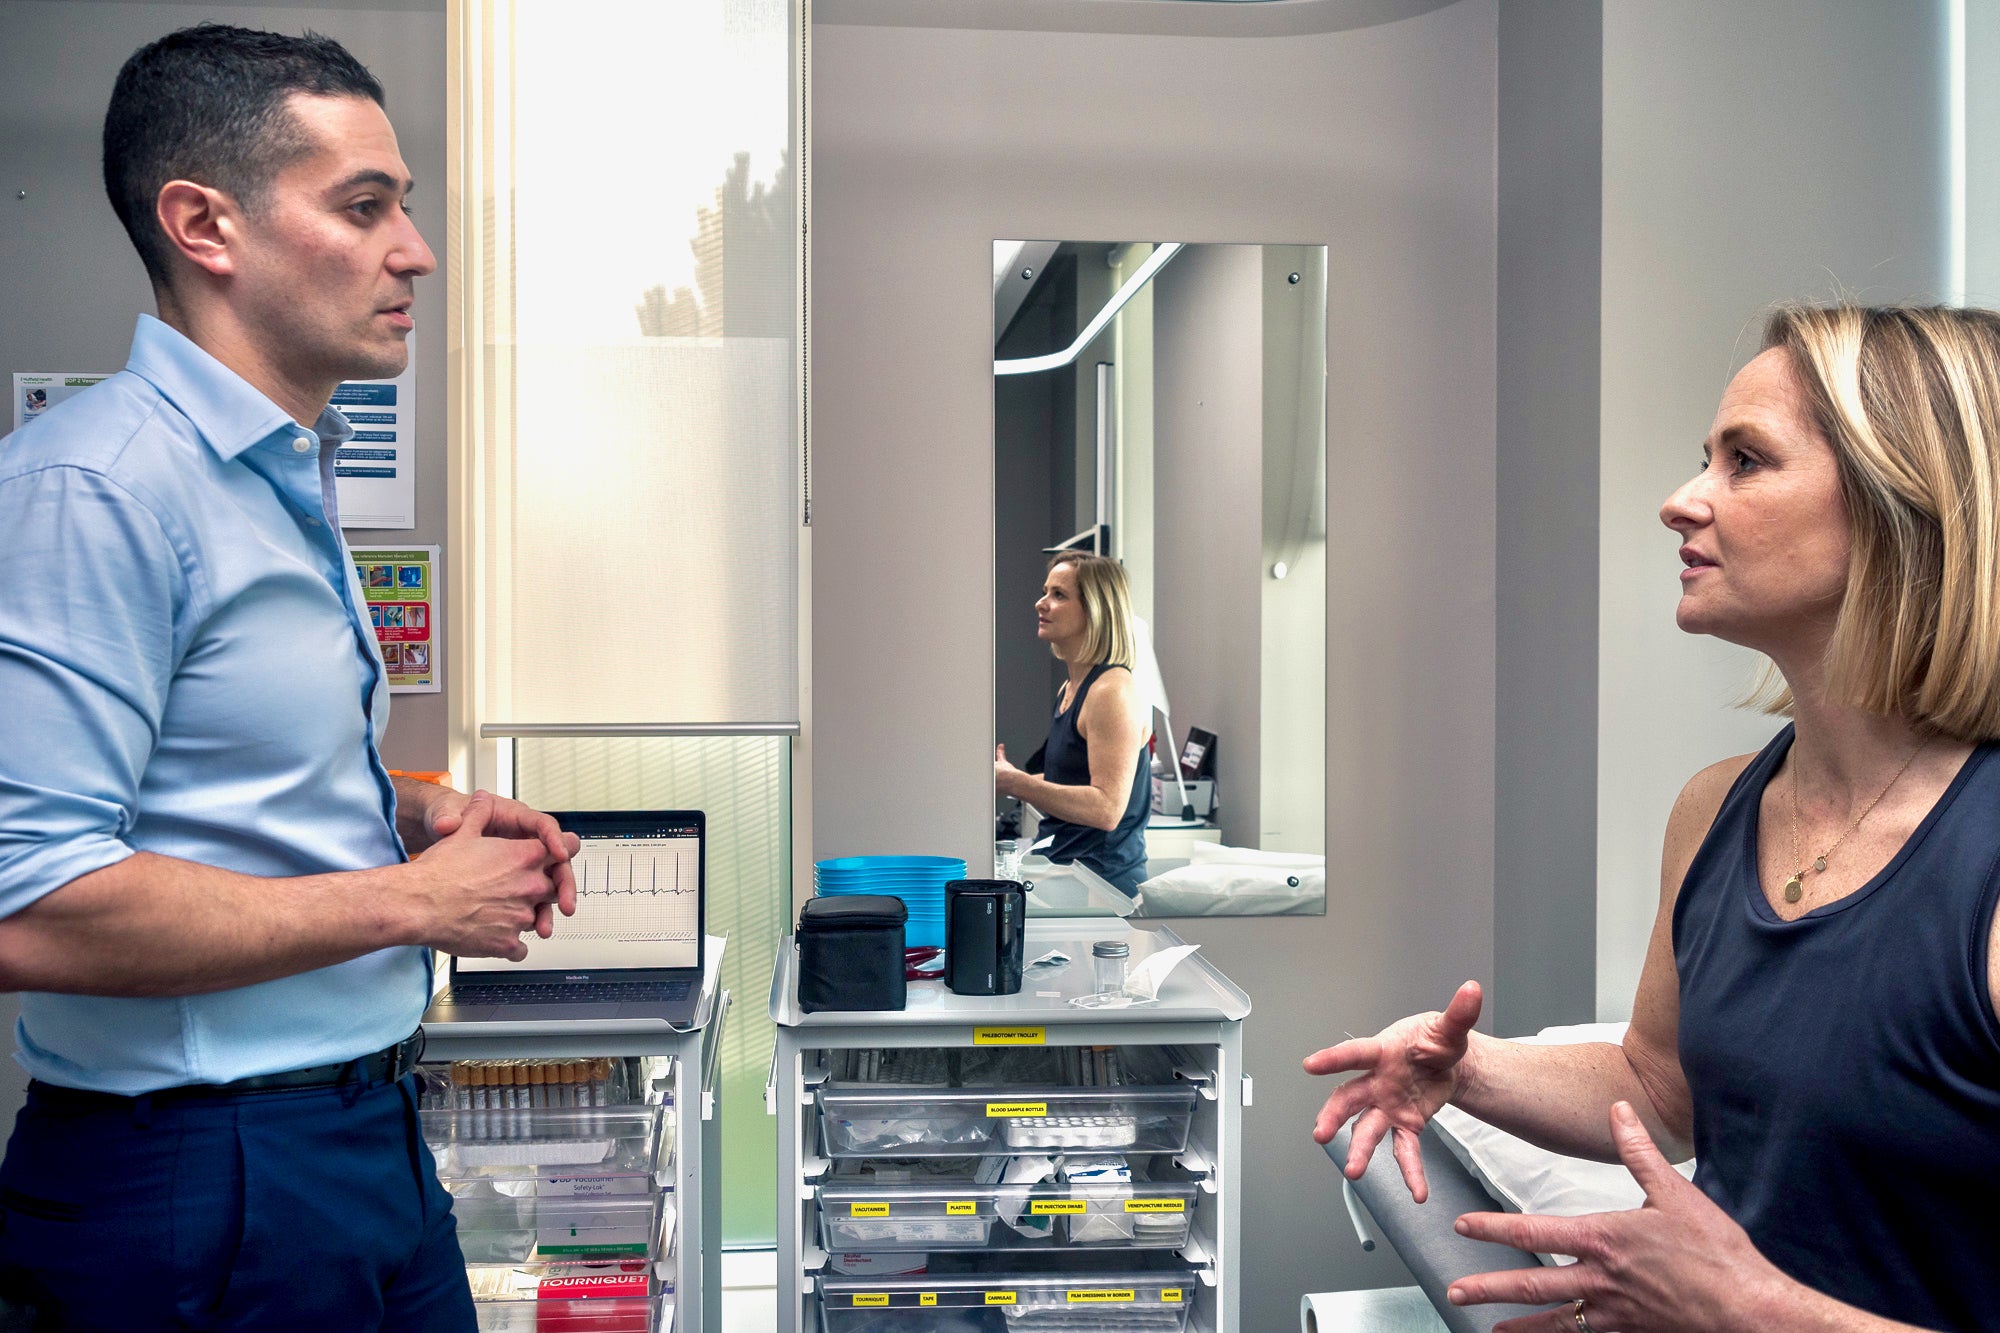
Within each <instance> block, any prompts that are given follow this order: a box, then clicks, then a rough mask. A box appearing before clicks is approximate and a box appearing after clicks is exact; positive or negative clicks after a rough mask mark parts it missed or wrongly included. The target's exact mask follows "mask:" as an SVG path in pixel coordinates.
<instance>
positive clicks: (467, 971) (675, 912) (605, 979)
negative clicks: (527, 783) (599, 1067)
mask: <svg viewBox="0 0 2000 1333" xmlns="http://www.w3.org/2000/svg"><path fill="white" fill-rule="evenodd" d="M549 813H551V814H552V815H554V816H555V819H556V822H557V823H558V824H560V825H561V826H562V828H563V830H564V831H565V832H568V833H574V834H575V835H576V836H577V838H578V839H579V840H580V841H581V843H582V846H581V847H579V848H578V850H577V853H576V856H575V857H574V858H573V859H572V860H571V862H570V864H571V866H572V868H573V869H574V870H575V872H576V915H575V916H563V915H562V914H561V913H557V914H556V919H555V925H556V928H555V934H554V935H553V936H552V937H551V938H549V939H546V940H545V939H542V938H540V937H539V936H537V935H535V934H534V933H533V932H532V931H531V932H529V933H528V934H527V935H525V936H523V938H524V939H525V940H526V941H527V945H528V956H527V957H526V958H525V959H523V960H522V961H520V962H518V963H515V962H510V961H508V960H507V959H504V958H457V957H454V958H453V959H452V960H451V977H450V984H449V985H448V986H447V987H446V988H445V990H443V991H442V992H440V993H439V995H438V996H437V998H436V999H435V1000H434V1001H432V1003H431V1007H430V1008H429V1009H428V1010H427V1011H426V1012H425V1013H424V1024H425V1026H426V1027H429V1026H433V1025H442V1024H456V1023H508V1024H512V1023H572V1022H577V1021H580V1020H586V1019H652V1020H656V1021H659V1022H662V1023H669V1024H672V1025H673V1026H675V1027H683V1028H684V1027H687V1026H689V1025H691V1024H692V1023H693V1022H694V1018H695V1012H696V1009H697V1007H698V1006H699V1005H700V1003H701V969H702V929H703V927H704V926H705V925H706V919H705V918H706V904H705V898H706V894H705V892H704V887H705V884H704V879H705V875H706V873H707V861H708V855H707V850H706V844H707V839H706V837H705V833H706V825H707V821H706V818H705V817H704V815H703V814H702V812H701V811H699V810H639V811H630V810H621V811H606V810H570V811H550V812H549Z"/></svg>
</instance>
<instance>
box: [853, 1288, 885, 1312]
mask: <svg viewBox="0 0 2000 1333" xmlns="http://www.w3.org/2000/svg"><path fill="white" fill-rule="evenodd" d="M888 1303H889V1293H888V1292H886V1291H857V1292H855V1293H854V1304H855V1307H856V1308H857V1309H858V1308H860V1307H861V1306H864V1305H887V1304H888Z"/></svg>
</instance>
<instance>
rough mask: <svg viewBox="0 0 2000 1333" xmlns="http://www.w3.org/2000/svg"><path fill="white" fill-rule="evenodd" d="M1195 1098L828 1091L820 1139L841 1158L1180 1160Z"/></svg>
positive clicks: (1122, 1093)
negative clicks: (1154, 1156) (1145, 1156)
mask: <svg viewBox="0 0 2000 1333" xmlns="http://www.w3.org/2000/svg"><path fill="white" fill-rule="evenodd" d="M1195 1095H1196V1094H1195V1090H1194V1088H1193V1086H1192V1085H1186V1084H1182V1085H1175V1086H1168V1087H1132V1088H1056V1087H1026V1088H1014V1087H1004V1088H983V1089H982V1088H964V1089H941V1088H925V1089H921V1090H916V1089H909V1088H904V1089H900V1090H885V1089H883V1088H879V1087H875V1086H870V1085H865V1084H836V1083H829V1084H826V1085H825V1086H823V1087H821V1088H820V1089H819V1092H818V1098H819V1112H820V1135H821V1142H822V1144H823V1145H824V1151H825V1153H826V1155H827V1156H829V1157H836V1158H851V1157H949V1156H961V1155H967V1154H990V1153H1034V1152H1090V1153H1113V1152H1140V1153H1151V1152H1179V1151H1181V1150H1182V1149H1183V1148H1185V1147H1187V1136H1188V1122H1189V1120H1190V1118H1191V1117H1192V1116H1193V1114H1194V1103H1195Z"/></svg>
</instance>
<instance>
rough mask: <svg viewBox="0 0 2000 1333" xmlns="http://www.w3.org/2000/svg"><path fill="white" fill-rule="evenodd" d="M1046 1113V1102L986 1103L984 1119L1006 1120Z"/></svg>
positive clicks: (1047, 1108)
mask: <svg viewBox="0 0 2000 1333" xmlns="http://www.w3.org/2000/svg"><path fill="white" fill-rule="evenodd" d="M1048 1113H1049V1104H1048V1103H1047V1102H988V1103H986V1118H987V1119H989V1120H1007V1119H1012V1118H1014V1117H1017V1116H1029V1115H1047V1114H1048Z"/></svg>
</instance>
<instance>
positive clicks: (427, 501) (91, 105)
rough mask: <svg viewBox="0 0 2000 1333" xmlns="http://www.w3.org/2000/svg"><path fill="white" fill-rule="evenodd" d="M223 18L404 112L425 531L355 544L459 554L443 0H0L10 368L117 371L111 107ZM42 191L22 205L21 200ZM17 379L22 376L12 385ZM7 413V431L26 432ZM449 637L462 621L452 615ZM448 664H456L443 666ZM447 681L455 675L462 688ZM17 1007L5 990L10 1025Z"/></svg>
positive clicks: (128, 292)
mask: <svg viewBox="0 0 2000 1333" xmlns="http://www.w3.org/2000/svg"><path fill="white" fill-rule="evenodd" d="M208 20H213V21H216V22H225V23H236V24H241V25H243V26H246V27H263V28H272V29H276V30H279V31H284V32H300V31H302V30H304V29H307V28H310V29H312V30H314V31H316V32H323V33H326V34H327V35H328V36H331V37H335V38H338V39H339V40H340V41H342V42H344V43H345V44H346V45H347V46H348V47H349V49H351V50H352V51H353V52H354V54H355V55H356V56H358V57H359V58H360V59H361V60H362V62H363V63H365V64H366V65H367V66H368V67H369V68H370V69H371V70H373V71H374V72H375V75H376V77H377V78H379V79H380V80H381V81H382V86H383V88H384V90H385V91H386V93H387V94H388V102H389V114H390V117H391V118H392V119H393V120H394V122H395V125H396V131H397V135H398V138H399V140H400V141H401V145H402V150H403V157H404V160H405V161H407V162H408V163H409V164H410V169H411V171H412V172H413V173H414V174H415V176H416V179H417V181H418V183H419V188H418V191H417V193H416V194H415V196H414V197H413V201H412V205H413V207H414V208H415V209H416V210H417V218H418V223H419V225H420V226H421V227H422V228H423V230H424V233H425V237H426V239H427V240H429V241H430V243H431V247H432V249H434V250H436V251H437V253H438V259H439V266H438V271H437V273H436V274H435V275H433V276H431V277H429V278H424V279H420V280H419V281H418V283H417V305H416V314H417V320H418V334H417V337H418V340H419V341H418V353H417V355H418V358H419V359H418V364H417V448H418V457H417V527H416V528H415V529H414V530H412V531H406V532H369V531H365V530H362V529H350V530H349V531H348V533H347V539H348V541H349V542H350V543H352V544H354V545H357V546H359V545H385V544H391V543H393V544H395V545H432V544H435V545H440V546H442V545H444V544H445V541H446V536H445V484H444V482H445V470H444V463H445V457H444V447H445V396H444V395H445V357H444V351H445V348H444V299H445V283H444V266H443V260H444V198H445V99H444V70H445V32H444V0H432V2H431V3H427V4H424V5H423V7H422V9H421V11H418V10H415V9H414V8H413V7H411V6H407V5H406V6H402V7H400V8H399V7H397V6H385V7H384V8H383V9H380V10H378V9H374V8H370V9H323V8H308V7H305V6H298V5H278V6H275V7H260V6H247V5H246V6H237V5H227V4H150V5H148V4H96V3H83V2H81V0H0V32H4V33H6V35H7V36H6V40H5V41H4V42H0V87H5V88H6V90H7V95H6V99H5V101H4V103H0V219H4V222H0V236H4V237H5V242H4V249H5V253H6V255H7V263H6V264H4V265H0V311H5V312H6V317H5V318H4V319H0V363H4V364H0V375H7V376H11V375H12V374H13V372H15V371H17V370H117V369H119V368H121V367H122V366H124V364H125V356H126V353H127V351H128V350H129V349H130V347H131V340H132V325H133V321H134V320H135V319H136V318H137V316H138V314H139V312H140V311H146V312H151V311H152V310H153V300H152V289H151V288H150V287H149V286H148V285H147V282H146V275H145V270H144V269H143V268H141V267H140V264H139V259H138V256H137V255H136V254H135V253H134V252H133V250H132V245H131V242H130V241H129V240H127V239H126V236H125V232H124V229H123V228H121V227H120V226H119V225H118V219H117V218H116V217H115V216H114V215H113V214H112V212H111V205H110V204H109V203H107V202H106V201H105V198H104V187H103V184H102V179H101V176H100V174H99V160H100V154H99V136H100V132H101V129H102V126H103V122H104V106H105V103H106V102H107V101H108V100H109V98H110V95H111V83H112V80H113V79H114V78H115V77H116V76H117V73H118V67H119V66H120V65H122V64H123V63H124V62H125V58H126V57H127V56H129V55H131V54H132V52H133V51H135V50H137V49H138V48H139V47H141V46H143V45H145V44H146V43H147V42H149V41H152V40H153V39H154V38H156V37H159V36H162V35H164V34H165V33H168V32H171V31H172V30H173V29H175V28H179V27H184V26H186V25H188V24H191V23H200V22H203V21H208ZM23 190H25V191H27V198H26V199H21V198H19V197H18V196H19V194H20V192H21V191H23ZM7 382H9V383H11V380H9V381H7ZM12 423H13V416H12V410H11V408H9V409H8V412H7V415H6V418H5V422H4V424H0V431H5V430H10V429H12ZM442 623H443V624H444V625H445V626H446V632H449V624H450V621H449V619H448V618H447V619H445V620H444V621H443V622H442ZM440 660H442V657H441V658H440ZM446 683H447V687H449V684H450V682H449V681H447V682H446ZM445 721H446V712H445V698H444V696H443V695H442V694H436V695H426V694H403V695H397V696H396V699H395V705H394V708H393V710H392V712H391V720H390V726H389V730H388V732H387V733H386V735H385V736H384V737H383V743H382V751H383V755H384V757H385V758H387V760H388V761H389V764H390V766H391V767H395V768H416V769H431V768H442V767H443V766H444V764H445ZM15 1012H16V1005H15V1002H14V999H13V997H12V996H5V997H0V1024H4V1026H5V1027H6V1029H7V1030H8V1031H10V1032H11V1030H12V1026H13V1019H14V1016H15ZM25 1086H26V1084H25V1079H24V1077H23V1076H21V1074H20V1071H19V1069H18V1067H17V1066H15V1065H14V1064H13V1063H12V1062H11V1061H8V1062H6V1064H5V1067H4V1068H3V1069H0V1116H5V1117H7V1118H8V1122H10V1121H11V1116H12V1111H13V1108H14V1106H16V1105H17V1104H18V1100H19V1097H20V1096H21V1092H22V1089H23V1088H25Z"/></svg>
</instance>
